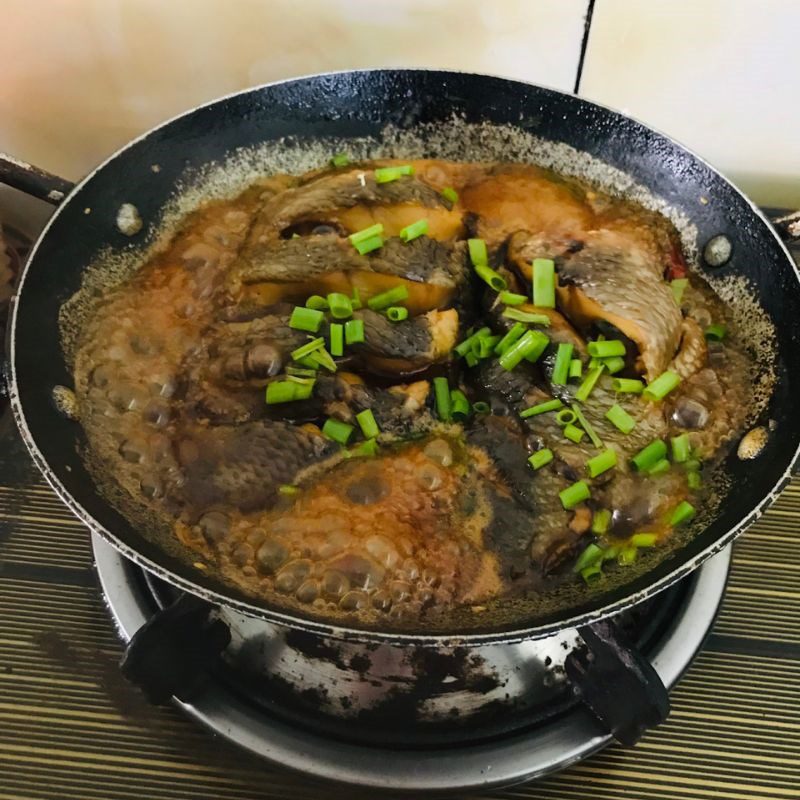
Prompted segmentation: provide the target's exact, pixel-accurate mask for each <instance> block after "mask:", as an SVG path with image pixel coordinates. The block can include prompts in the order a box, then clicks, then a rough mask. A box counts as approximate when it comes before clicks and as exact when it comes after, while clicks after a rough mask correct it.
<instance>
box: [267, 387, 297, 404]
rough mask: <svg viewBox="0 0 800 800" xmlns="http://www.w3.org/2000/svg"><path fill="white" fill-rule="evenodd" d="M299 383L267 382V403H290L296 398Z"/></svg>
mask: <svg viewBox="0 0 800 800" xmlns="http://www.w3.org/2000/svg"><path fill="white" fill-rule="evenodd" d="M298 388H299V384H297V383H295V382H294V381H271V382H270V383H268V384H267V404H268V405H275V404H277V403H290V402H291V401H292V400H297V399H298V398H297V390H298Z"/></svg>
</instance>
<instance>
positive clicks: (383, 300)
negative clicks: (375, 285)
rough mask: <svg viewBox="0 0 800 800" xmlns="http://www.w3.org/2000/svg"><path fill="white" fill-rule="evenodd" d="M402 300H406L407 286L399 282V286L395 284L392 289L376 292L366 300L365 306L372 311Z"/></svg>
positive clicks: (380, 309)
mask: <svg viewBox="0 0 800 800" xmlns="http://www.w3.org/2000/svg"><path fill="white" fill-rule="evenodd" d="M404 300H408V288H407V287H406V286H404V285H403V284H401V285H400V286H395V287H394V288H393V289H389V290H388V291H385V292H381V293H380V294H376V295H375V296H374V297H370V299H369V300H367V306H369V308H371V309H372V310H373V311H383V309H384V308H389V306H394V305H397V304H398V303H402V302H403V301H404Z"/></svg>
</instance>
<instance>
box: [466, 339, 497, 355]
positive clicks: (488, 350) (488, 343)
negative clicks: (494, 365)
mask: <svg viewBox="0 0 800 800" xmlns="http://www.w3.org/2000/svg"><path fill="white" fill-rule="evenodd" d="M499 343H500V335H499V334H498V335H497V336H482V337H481V338H480V339H478V341H477V342H475V343H474V344H473V345H472V352H473V353H474V354H475V355H476V356H477V357H478V358H488V357H489V356H490V355H491V354H492V353H493V352H494V348H495V347H496V346H497V345H498V344H499Z"/></svg>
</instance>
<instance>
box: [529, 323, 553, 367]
mask: <svg viewBox="0 0 800 800" xmlns="http://www.w3.org/2000/svg"><path fill="white" fill-rule="evenodd" d="M533 334H534V337H535V338H536V346H535V347H533V348H532V349H531V350H529V351H528V352H527V353H525V360H526V361H530V362H531V364H535V363H536V362H537V361H538V360H539V359H540V358H541V356H542V353H544V351H545V350H546V349H547V345H549V344H550V340H549V339H548V338H547V337H546V336H545V335H544V334H543V333H542V332H541V331H533Z"/></svg>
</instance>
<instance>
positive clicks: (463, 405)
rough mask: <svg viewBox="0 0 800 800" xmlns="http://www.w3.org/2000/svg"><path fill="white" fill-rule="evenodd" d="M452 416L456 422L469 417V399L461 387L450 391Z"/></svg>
mask: <svg viewBox="0 0 800 800" xmlns="http://www.w3.org/2000/svg"><path fill="white" fill-rule="evenodd" d="M450 416H451V417H452V418H453V419H454V420H456V422H463V421H464V420H465V419H467V417H469V400H467V396H466V395H465V394H464V392H462V391H461V389H453V391H452V392H450Z"/></svg>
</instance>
